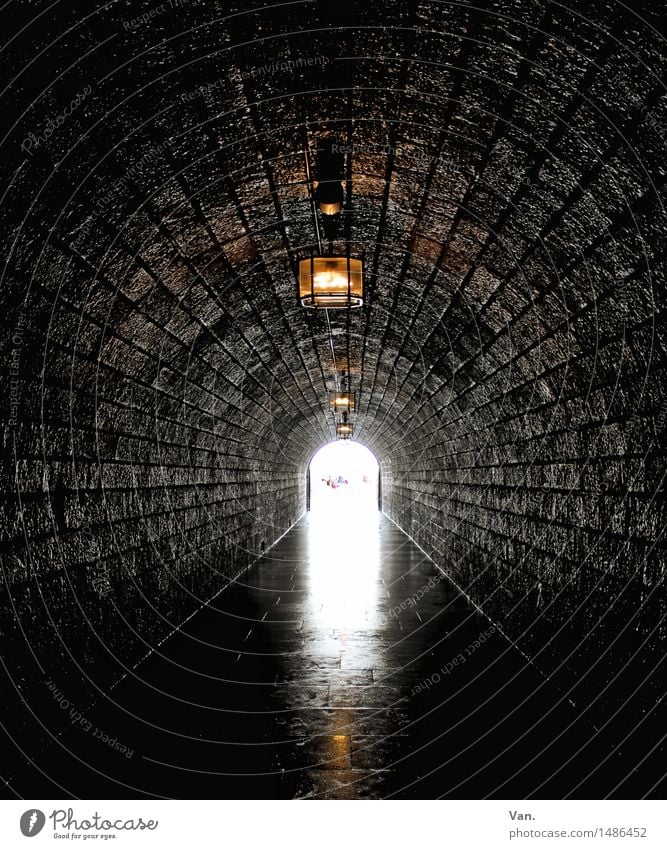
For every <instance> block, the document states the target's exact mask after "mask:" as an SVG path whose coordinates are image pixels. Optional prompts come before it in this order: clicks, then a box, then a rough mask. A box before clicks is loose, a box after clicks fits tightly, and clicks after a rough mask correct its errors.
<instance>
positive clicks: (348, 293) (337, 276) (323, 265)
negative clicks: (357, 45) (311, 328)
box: [299, 256, 364, 309]
mask: <svg viewBox="0 0 667 849" xmlns="http://www.w3.org/2000/svg"><path fill="white" fill-rule="evenodd" d="M363 272H364V263H363V260H362V259H353V258H352V257H350V256H311V257H309V258H308V259H302V260H301V261H300V262H299V299H300V300H301V306H303V307H312V308H318V307H319V308H323V309H345V308H346V307H360V306H361V305H362V304H363V302H364V273H363Z"/></svg>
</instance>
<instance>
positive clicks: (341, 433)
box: [336, 422, 354, 439]
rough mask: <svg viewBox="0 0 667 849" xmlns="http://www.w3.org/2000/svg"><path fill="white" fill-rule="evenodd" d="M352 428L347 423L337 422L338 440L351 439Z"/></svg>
mask: <svg viewBox="0 0 667 849" xmlns="http://www.w3.org/2000/svg"><path fill="white" fill-rule="evenodd" d="M353 433H354V427H353V426H352V425H351V424H350V423H349V422H339V424H337V425H336V436H337V437H338V438H339V439H352V434H353Z"/></svg>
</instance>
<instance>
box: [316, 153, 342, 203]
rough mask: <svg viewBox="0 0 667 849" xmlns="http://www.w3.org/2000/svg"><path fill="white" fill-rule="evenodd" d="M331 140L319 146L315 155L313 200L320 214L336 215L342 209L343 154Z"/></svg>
mask: <svg viewBox="0 0 667 849" xmlns="http://www.w3.org/2000/svg"><path fill="white" fill-rule="evenodd" d="M338 147H339V145H337V144H336V142H335V141H333V140H332V142H331V145H330V146H329V147H328V148H327V147H324V148H320V150H318V151H317V154H316V157H315V174H316V179H315V180H314V181H313V189H314V190H315V201H316V203H317V205H318V207H319V209H320V212H321V213H322V215H329V216H331V215H338V214H339V213H340V212H341V210H342V209H343V187H344V186H345V182H344V180H343V154H342V153H338Z"/></svg>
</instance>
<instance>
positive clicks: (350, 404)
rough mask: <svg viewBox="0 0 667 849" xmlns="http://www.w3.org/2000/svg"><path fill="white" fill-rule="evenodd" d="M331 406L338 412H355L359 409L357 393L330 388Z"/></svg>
mask: <svg viewBox="0 0 667 849" xmlns="http://www.w3.org/2000/svg"><path fill="white" fill-rule="evenodd" d="M329 408H330V409H331V410H333V411H334V412H336V413H355V412H356V411H357V393H356V392H348V391H347V390H340V391H337V390H335V389H330V390H329Z"/></svg>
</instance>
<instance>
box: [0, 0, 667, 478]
mask: <svg viewBox="0 0 667 849" xmlns="http://www.w3.org/2000/svg"><path fill="white" fill-rule="evenodd" d="M255 6H256V7H253V8H251V7H249V6H248V4H247V3H244V4H242V5H238V6H234V5H232V4H227V3H224V4H221V3H209V4H201V3H188V4H182V5H178V9H176V8H175V7H174V8H172V7H170V6H169V4H167V3H166V4H162V6H159V7H155V9H154V10H153V12H154V14H153V12H150V10H149V13H148V14H149V18H148V19H147V20H142V18H141V15H142V14H143V11H142V10H141V9H139V8H138V7H137V6H136V5H135V4H132V3H125V4H123V3H111V4H108V5H107V7H106V8H104V7H102V8H100V9H99V10H96V11H95V10H89V12H88V14H86V15H81V14H80V10H78V9H76V8H67V9H66V8H64V7H62V5H61V6H58V11H57V14H56V15H55V16H53V15H51V14H49V15H48V19H47V14H46V13H44V14H43V15H42V16H41V17H40V18H38V19H35V20H33V21H31V22H29V26H30V27H31V32H32V37H33V38H34V41H35V49H34V61H33V62H32V63H30V64H27V63H26V64H24V65H23V64H20V63H19V64H17V67H18V68H20V70H19V72H18V74H17V76H16V79H14V80H13V81H12V84H11V88H10V98H11V99H12V101H13V105H14V106H15V107H16V115H17V123H16V124H14V125H12V126H11V127H8V128H7V132H8V134H9V136H10V137H11V138H12V139H13V143H12V144H11V145H8V144H7V142H5V146H6V147H7V149H8V151H10V152H11V153H13V154H14V155H15V157H16V162H15V166H16V170H15V172H14V174H13V177H12V179H11V184H10V185H9V186H8V187H7V196H6V201H5V205H4V212H3V214H4V218H5V222H6V223H9V222H8V219H9V218H10V217H11V219H13V220H12V221H11V224H12V225H13V226H12V237H13V238H11V247H12V255H11V260H10V263H9V265H8V268H7V270H6V273H5V288H6V290H7V289H11V291H12V292H14V293H16V292H17V291H19V290H21V289H24V290H25V289H27V288H28V287H29V288H30V292H31V295H30V297H31V298H32V299H34V304H35V306H33V307H31V309H33V310H34V309H36V310H37V311H38V312H39V311H40V310H41V311H42V312H43V316H42V320H43V321H49V322H50V324H49V337H48V351H47V359H49V358H51V357H54V358H61V357H62V358H63V368H66V369H71V368H72V358H71V355H69V354H68V353H67V352H71V351H73V350H75V351H76V353H75V355H74V356H75V359H76V363H77V364H76V368H75V370H74V371H75V378H74V379H75V383H76V382H77V381H78V380H79V379H81V380H85V381H86V382H88V383H89V385H90V387H91V388H92V385H93V384H94V386H95V392H96V395H97V399H98V401H99V404H98V407H97V413H96V415H97V426H98V428H99V429H100V430H101V431H105V430H106V431H113V430H114V427H115V425H116V424H118V423H119V421H121V420H122V415H123V413H122V409H119V406H118V403H119V399H121V401H120V403H121V405H122V404H123V403H126V402H127V400H128V399H130V398H134V399H135V401H136V400H137V399H138V396H142V397H141V400H140V406H142V407H145V406H146V398H147V396H148V395H151V396H153V397H154V402H151V403H154V407H155V414H156V416H157V420H158V422H159V427H158V430H161V429H163V433H164V434H165V435H166V434H167V433H168V432H169V430H170V424H169V421H170V416H172V417H173V416H176V418H179V417H182V419H184V420H187V422H188V423H189V426H190V427H191V428H193V433H195V434H199V436H197V437H196V439H197V440H199V439H200V438H201V440H202V443H203V444H205V445H207V446H213V445H215V436H216V435H219V434H220V433H224V435H225V438H226V437H230V438H231V439H239V440H240V441H241V442H244V441H245V440H247V439H248V438H250V439H251V440H252V441H253V442H254V443H255V444H258V445H262V446H268V445H271V446H273V448H274V450H277V451H278V452H279V453H281V454H283V455H284V457H285V458H288V459H289V460H290V461H294V462H305V460H306V459H307V457H308V456H309V455H310V454H311V453H312V451H313V450H314V448H315V447H317V445H319V444H321V443H322V442H324V441H326V440H328V439H329V438H331V436H332V426H333V421H332V419H331V417H330V416H328V415H327V414H326V407H325V400H326V397H325V386H326V385H327V384H328V385H331V380H332V376H333V370H332V355H331V350H330V346H329V338H328V332H327V327H326V323H325V321H324V318H323V316H322V315H321V314H317V315H313V314H309V313H307V312H306V311H304V310H302V309H301V308H300V307H299V305H298V302H297V299H296V295H295V270H296V263H297V261H298V259H299V258H300V257H302V256H304V255H307V253H309V252H310V251H311V250H313V249H314V248H315V228H314V224H313V218H312V215H311V210H310V206H309V203H308V200H307V197H308V195H307V187H306V184H305V167H304V151H305V150H306V149H309V150H310V151H311V152H312V151H313V150H314V149H315V148H316V147H317V146H318V144H320V143H321V142H322V140H323V139H328V138H335V139H337V140H339V141H340V143H341V144H344V145H345V146H346V148H347V149H348V151H351V152H348V154H347V155H346V169H347V176H348V178H350V183H349V186H350V189H351V191H350V196H349V197H348V198H347V203H346V209H345V211H344V215H343V226H342V229H341V234H340V235H341V242H340V243H337V244H336V247H338V248H342V249H344V242H345V243H348V244H349V245H350V247H351V250H352V251H353V252H355V253H357V252H358V253H363V254H364V256H365V257H366V263H367V305H366V307H365V309H363V310H362V311H358V312H355V313H352V314H350V315H349V316H348V315H346V314H345V313H338V314H334V313H332V314H331V316H332V326H333V340H334V349H335V354H336V357H337V358H338V361H339V362H338V367H339V368H347V367H348V365H349V368H350V373H351V374H352V375H353V377H354V378H355V381H356V384H357V387H358V389H359V390H360V402H361V403H360V414H359V416H358V417H357V436H358V438H359V439H361V440H362V441H363V442H365V443H367V444H368V445H369V446H370V447H371V448H372V449H373V450H374V451H375V452H376V453H377V454H378V456H380V457H385V458H390V457H391V456H392V455H395V454H396V453H403V454H405V453H406V452H407V453H410V454H414V453H415V452H419V453H421V452H422V451H430V450H432V446H434V445H436V444H438V445H447V444H448V443H449V442H451V440H452V439H459V438H461V437H463V438H466V437H469V438H474V437H475V434H479V432H480V431H484V430H485V429H488V428H490V427H491V426H493V425H495V426H496V428H497V430H498V431H500V432H502V433H503V434H504V436H503V438H504V439H506V441H507V444H508V446H509V445H510V443H512V442H513V440H514V439H515V438H516V435H517V429H521V430H522V432H524V433H526V432H527V433H530V434H532V435H534V436H536V437H539V436H540V435H544V434H546V433H549V432H558V431H559V430H562V428H563V427H564V426H566V425H567V422H566V421H565V420H566V419H568V418H569V417H570V416H572V415H575V411H574V410H569V409H568V404H569V401H570V398H571V397H576V398H579V397H580V395H581V389H582V387H584V386H585V387H587V389H588V392H587V394H586V396H585V402H586V403H587V404H588V405H589V406H590V407H591V408H592V409H593V410H594V411H595V414H596V415H598V414H600V413H602V412H603V411H604V410H606V407H607V406H608V405H609V404H611V403H612V400H613V398H614V396H615V393H614V391H611V390H609V392H607V387H608V386H612V385H613V384H614V383H615V382H616V380H617V378H618V376H619V373H622V375H623V378H624V386H623V388H622V389H619V390H618V392H620V393H622V394H624V395H625V394H626V393H627V397H625V398H624V403H631V404H633V405H636V406H637V407H638V408H645V409H647V410H652V409H653V408H654V407H655V406H656V405H658V404H659V401H660V399H659V397H658V395H657V390H656V385H655V382H652V381H651V380H650V378H649V374H650V368H651V367H655V363H656V361H659V360H661V359H662V357H663V355H664V347H663V346H664V330H662V329H661V328H658V326H657V325H656V308H655V305H656V302H657V301H658V300H659V298H658V297H657V290H658V289H659V288H660V287H663V286H664V277H663V270H662V269H661V267H660V262H659V257H660V252H661V251H662V250H663V245H662V244H661V237H660V232H661V231H662V229H663V227H664V209H663V205H662V202H663V201H662V198H661V192H662V189H663V186H664V167H663V164H662V162H661V159H662V153H663V150H664V136H663V135H661V134H660V132H659V126H658V122H659V121H663V120H664V110H665V99H664V97H663V95H664V87H663V85H662V83H661V77H662V74H663V73H664V57H661V56H660V54H659V38H658V36H657V34H656V33H655V31H654V30H653V29H652V26H651V22H650V21H648V22H643V21H642V20H640V18H639V17H637V18H636V21H635V29H636V31H633V33H631V34H628V33H627V31H626V30H627V26H628V16H627V11H624V10H622V9H621V7H620V6H618V5H617V4H615V3H605V4H600V3H594V4H585V3H584V4H579V5H578V6H577V7H576V8H574V9H569V8H567V7H564V6H562V5H560V4H556V3H548V2H547V3H541V4H538V3H534V2H526V3H516V2H515V3H508V4H504V5H503V4H500V5H497V6H494V8H493V9H485V8H476V7H471V6H466V5H464V4H443V3H435V2H423V3H408V2H393V3H389V4H387V3H365V4H363V5H362V6H360V7H359V8H356V7H355V8H350V9H348V10H347V12H346V19H345V23H344V25H341V24H340V23H339V22H336V23H334V21H333V18H332V12H331V7H330V4H326V3H301V2H297V3H286V4H282V5H280V6H271V7H267V8H266V9H264V8H262V7H261V6H260V5H259V4H255ZM144 11H145V10H144ZM29 14H30V13H29V12H28V11H27V10H26V23H28V15H29ZM634 20H635V19H633V21H634ZM69 24H71V26H69V28H68V25H69ZM93 33H94V35H93ZM17 43H19V42H17ZM21 43H22V42H21ZM82 43H85V44H91V45H93V46H92V47H91V48H90V49H88V50H86V51H83V50H81V44H82ZM249 45H250V47H249ZM72 57H75V58H74V60H72ZM18 59H19V56H18V49H17V50H15V52H14V54H13V53H12V45H11V44H10V45H9V46H8V48H7V57H6V61H7V62H10V63H11V62H12V61H17V60H18ZM74 90H76V91H78V92H80V93H81V103H80V105H79V104H77V105H75V106H74V107H73V108H72V109H71V111H72V115H71V117H70V118H67V119H64V120H62V121H58V124H57V125H56V124H54V123H53V122H54V121H56V120H57V119H56V115H57V114H58V115H59V114H61V113H62V109H61V105H62V103H65V105H67V104H68V103H69V101H70V99H71V97H70V95H71V91H74ZM67 93H69V94H67ZM63 98H65V100H64V101H63ZM73 119H75V120H73ZM49 128H51V129H52V132H51V133H49V132H48V130H49ZM19 211H20V213H19ZM624 287H627V288H624ZM628 292H630V293H631V297H630V298H629V299H628V297H627V293H628ZM624 293H625V296H624ZM624 297H625V299H624ZM52 310H53V312H52V313H51V311H52ZM49 313H51V314H50V315H49ZM593 339H595V340H596V345H595V349H594V350H592V347H591V343H592V340H593ZM621 348H622V353H621ZM83 361H86V362H87V363H88V365H87V366H86V367H85V372H84V366H83ZM619 370H620V371H619ZM84 374H85V377H84ZM626 380H627V381H631V382H630V383H627V382H626ZM123 399H125V401H123ZM107 400H108V401H109V403H108V404H107V403H106V402H107ZM554 402H557V403H554ZM579 406H580V402H579ZM177 410H178V412H176V411H177ZM576 414H577V415H583V414H584V410H581V409H578V410H577V412H576ZM608 414H609V415H610V416H612V417H613V415H614V412H613V409H609V410H608ZM211 416H213V418H211ZM119 417H120V418H119ZM243 422H247V423H248V424H251V425H252V427H251V428H250V429H249V430H248V431H244V430H240V431H239V430H238V428H239V426H240V427H241V428H242V427H243V424H242V423H243ZM248 433H250V437H248ZM244 434H245V436H244ZM493 439H494V441H497V440H498V433H497V432H496V434H495V435H494V437H493ZM508 450H511V448H508Z"/></svg>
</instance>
